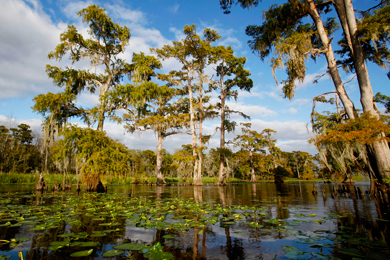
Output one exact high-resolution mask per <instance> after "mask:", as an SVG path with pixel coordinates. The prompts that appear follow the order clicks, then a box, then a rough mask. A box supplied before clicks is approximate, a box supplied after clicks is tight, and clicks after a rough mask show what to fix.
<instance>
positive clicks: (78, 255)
mask: <svg viewBox="0 0 390 260" xmlns="http://www.w3.org/2000/svg"><path fill="white" fill-rule="evenodd" d="M92 252H93V249H89V250H83V251H78V252H75V253H73V254H71V255H70V256H71V257H81V256H89V255H90V254H92Z"/></svg>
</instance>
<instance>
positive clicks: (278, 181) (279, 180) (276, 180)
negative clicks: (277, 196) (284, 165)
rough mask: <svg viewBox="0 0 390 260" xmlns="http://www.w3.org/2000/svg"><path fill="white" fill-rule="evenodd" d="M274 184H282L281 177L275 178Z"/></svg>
mask: <svg viewBox="0 0 390 260" xmlns="http://www.w3.org/2000/svg"><path fill="white" fill-rule="evenodd" d="M275 183H284V180H283V176H275Z"/></svg>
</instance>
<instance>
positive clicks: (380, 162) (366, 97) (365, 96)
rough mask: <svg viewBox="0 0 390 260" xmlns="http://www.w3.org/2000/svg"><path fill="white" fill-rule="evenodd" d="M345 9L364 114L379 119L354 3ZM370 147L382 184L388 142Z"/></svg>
mask: <svg viewBox="0 0 390 260" xmlns="http://www.w3.org/2000/svg"><path fill="white" fill-rule="evenodd" d="M344 7H345V15H346V20H347V24H348V27H345V30H346V29H348V31H346V35H348V36H349V37H350V38H351V39H350V40H349V42H351V43H352V49H351V52H352V56H353V61H354V67H355V71H356V76H357V80H358V83H359V89H360V102H361V104H362V107H363V111H364V112H366V113H369V114H370V115H372V116H373V117H375V118H377V119H379V118H380V116H379V112H378V110H377V109H376V105H375V102H374V94H373V90H372V86H371V81H370V77H369V74H368V70H367V66H366V63H365V60H364V53H363V48H362V46H361V44H360V41H359V39H358V35H357V24H356V17H355V12H354V10H353V5H352V1H351V0H344ZM343 29H344V27H343ZM370 146H371V149H369V150H368V151H369V152H371V153H372V154H373V155H374V160H372V161H371V163H373V164H375V166H374V167H373V169H376V170H374V173H375V177H376V178H377V179H378V180H379V181H380V182H382V179H383V178H390V172H389V170H390V149H389V146H388V144H387V142H386V141H384V140H380V141H376V142H374V143H373V144H371V145H370Z"/></svg>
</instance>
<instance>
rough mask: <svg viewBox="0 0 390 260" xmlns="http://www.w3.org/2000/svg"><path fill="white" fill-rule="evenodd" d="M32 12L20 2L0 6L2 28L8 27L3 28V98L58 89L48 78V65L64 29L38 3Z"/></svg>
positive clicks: (0, 74)
mask: <svg viewBox="0 0 390 260" xmlns="http://www.w3.org/2000/svg"><path fill="white" fill-rule="evenodd" d="M33 8H34V9H32V8H31V7H30V6H29V5H28V4H26V3H25V2H23V1H20V0H14V1H2V2H1V8H0V24H3V25H7V26H0V35H1V38H0V59H1V63H0V91H1V93H2V95H1V98H9V97H16V96H19V97H25V96H28V95H32V94H36V93H42V92H47V91H52V90H53V89H54V88H55V87H53V85H52V84H51V81H50V80H49V79H48V78H47V75H46V73H45V65H46V63H47V61H48V60H47V54H48V53H49V51H51V50H53V49H54V47H55V46H56V43H57V42H58V39H59V35H60V33H61V32H62V31H63V30H64V29H65V25H64V24H62V23H59V24H57V25H54V24H52V22H51V20H50V17H49V16H48V15H46V14H45V13H43V12H42V10H41V9H40V6H39V4H38V3H37V2H36V1H34V2H33ZM11 25H12V26H11Z"/></svg>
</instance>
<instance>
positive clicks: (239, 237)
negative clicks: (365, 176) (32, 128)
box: [0, 182, 390, 260]
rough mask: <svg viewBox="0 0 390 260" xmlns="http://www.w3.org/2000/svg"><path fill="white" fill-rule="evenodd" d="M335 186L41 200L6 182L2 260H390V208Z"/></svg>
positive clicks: (160, 190)
mask: <svg viewBox="0 0 390 260" xmlns="http://www.w3.org/2000/svg"><path fill="white" fill-rule="evenodd" d="M333 186H334V185H333V184H324V183H315V184H314V185H313V183H306V182H305V183H300V182H296V183H286V184H275V183H257V184H230V185H228V186H226V187H215V186H203V187H193V186H164V187H159V186H148V185H120V186H119V185H118V186H115V185H112V186H109V187H108V191H107V193H106V194H97V193H83V192H81V193H79V194H77V192H76V191H73V190H72V191H71V192H56V193H51V192H47V193H44V194H35V193H32V192H31V190H32V188H33V186H19V185H0V260H1V259H8V258H9V259H19V256H18V254H22V255H23V258H24V259H45V260H49V259H390V246H389V245H390V221H389V220H390V216H389V215H390V213H389V209H388V207H381V206H379V205H378V204H377V203H376V201H375V199H374V198H373V199H370V197H369V196H368V195H363V198H360V199H357V198H356V196H355V194H353V193H352V194H349V195H348V196H346V195H343V196H337V197H335V198H334V199H333V198H331V190H332V188H333ZM355 186H357V187H359V188H360V189H361V190H363V191H366V190H368V189H369V183H357V184H355ZM314 187H316V190H318V191H321V192H319V193H318V195H316V196H314V195H313V194H312V191H313V189H314ZM322 190H324V191H325V194H326V198H324V197H323V194H322Z"/></svg>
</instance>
